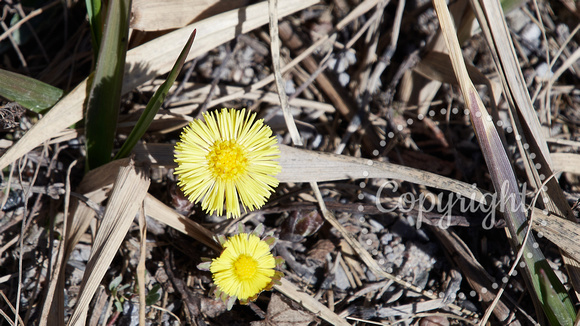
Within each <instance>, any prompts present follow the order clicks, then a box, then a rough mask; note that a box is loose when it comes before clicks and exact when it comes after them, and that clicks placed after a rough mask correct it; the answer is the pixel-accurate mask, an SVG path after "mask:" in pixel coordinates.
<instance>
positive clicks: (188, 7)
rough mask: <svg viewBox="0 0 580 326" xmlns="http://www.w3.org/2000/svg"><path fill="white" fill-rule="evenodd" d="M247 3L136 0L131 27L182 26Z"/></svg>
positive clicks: (243, 0) (143, 28)
mask: <svg viewBox="0 0 580 326" xmlns="http://www.w3.org/2000/svg"><path fill="white" fill-rule="evenodd" d="M247 4H248V0H229V1H220V0H195V1H191V0H160V1H151V0H134V1H133V10H132V12H133V18H132V19H131V28H134V29H137V30H140V31H160V30H166V29H175V28H181V27H183V26H185V25H189V24H191V23H192V22H195V21H199V20H200V19H203V18H207V17H210V16H213V15H217V14H219V13H222V12H224V11H227V10H231V9H234V8H239V7H242V6H245V5H247ZM168 17H170V19H168Z"/></svg>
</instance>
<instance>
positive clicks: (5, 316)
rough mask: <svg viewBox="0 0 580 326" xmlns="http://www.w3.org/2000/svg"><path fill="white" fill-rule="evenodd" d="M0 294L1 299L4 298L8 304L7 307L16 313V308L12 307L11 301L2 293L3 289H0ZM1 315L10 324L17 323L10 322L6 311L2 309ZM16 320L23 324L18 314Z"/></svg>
mask: <svg viewBox="0 0 580 326" xmlns="http://www.w3.org/2000/svg"><path fill="white" fill-rule="evenodd" d="M0 295H1V296H2V299H4V302H6V305H8V307H10V310H11V311H12V313H16V309H14V306H13V305H12V303H11V302H10V300H8V298H7V297H6V295H5V294H4V291H0ZM0 312H1V313H2V316H3V317H4V318H5V319H6V321H7V322H8V323H9V324H10V325H18V324H15V323H14V322H12V321H11V320H10V318H9V317H8V316H7V315H6V313H4V311H1V310H0ZM18 320H19V322H20V324H22V325H25V324H24V321H22V319H21V318H20V316H18Z"/></svg>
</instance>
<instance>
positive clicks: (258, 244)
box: [210, 233, 276, 301]
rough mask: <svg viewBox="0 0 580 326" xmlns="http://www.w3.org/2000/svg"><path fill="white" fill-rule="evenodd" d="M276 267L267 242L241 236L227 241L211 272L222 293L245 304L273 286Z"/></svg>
mask: <svg viewBox="0 0 580 326" xmlns="http://www.w3.org/2000/svg"><path fill="white" fill-rule="evenodd" d="M275 267H276V260H275V258H274V256H272V253H271V252H270V247H269V246H268V244H267V243H266V242H265V241H262V240H260V238H259V237H258V236H256V235H254V234H249V235H248V234H247V233H240V234H237V235H235V236H233V237H231V238H229V240H228V241H226V243H225V244H224V251H223V252H222V254H221V255H220V256H219V257H218V258H215V259H213V261H212V263H211V265H210V271H211V273H212V274H213V280H214V283H215V284H216V286H217V288H218V289H219V290H220V291H222V292H224V293H226V294H227V295H229V296H231V297H237V298H238V299H240V300H242V301H243V300H247V299H248V298H251V297H253V296H255V295H257V294H258V293H260V292H261V291H263V290H264V289H266V287H267V286H268V285H270V284H271V283H272V277H274V275H275V273H276V272H275V270H274V268H275Z"/></svg>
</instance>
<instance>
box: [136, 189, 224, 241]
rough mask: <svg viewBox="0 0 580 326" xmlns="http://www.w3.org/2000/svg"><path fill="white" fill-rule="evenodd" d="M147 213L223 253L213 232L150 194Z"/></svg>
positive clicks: (146, 204)
mask: <svg viewBox="0 0 580 326" xmlns="http://www.w3.org/2000/svg"><path fill="white" fill-rule="evenodd" d="M145 212H146V214H147V216H149V217H151V218H153V219H156V220H157V221H159V222H161V223H163V224H166V225H169V226H170V227H172V228H173V229H175V230H176V231H179V232H181V233H183V234H187V235H188V236H190V237H192V238H194V239H196V240H197V241H199V242H201V243H203V244H204V245H206V246H208V247H210V248H212V249H213V250H215V251H216V252H221V251H222V247H221V246H220V245H219V243H217V242H216V241H215V240H214V233H213V232H211V231H210V230H208V229H206V228H204V227H203V226H201V225H199V224H197V223H196V222H194V221H192V220H190V219H188V218H186V217H185V216H183V215H181V214H179V213H177V212H176V211H175V210H174V209H173V208H171V207H169V206H167V205H165V204H164V203H162V202H160V201H159V200H158V199H157V198H155V197H153V196H151V195H149V194H148V195H147V197H145Z"/></svg>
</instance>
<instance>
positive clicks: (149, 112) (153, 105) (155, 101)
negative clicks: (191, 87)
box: [115, 30, 196, 159]
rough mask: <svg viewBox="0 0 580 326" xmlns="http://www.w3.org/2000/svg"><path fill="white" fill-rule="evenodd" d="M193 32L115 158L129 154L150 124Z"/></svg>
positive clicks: (175, 73)
mask: <svg viewBox="0 0 580 326" xmlns="http://www.w3.org/2000/svg"><path fill="white" fill-rule="evenodd" d="M195 33H196V30H193V32H192V33H191V36H190V37H189V40H187V43H186V44H185V46H184V47H183V50H182V51H181V54H180V55H179V57H178V58H177V61H176V62H175V65H174V66H173V69H171V72H170V73H169V76H167V80H165V82H163V84H161V86H159V88H158V89H157V91H156V92H155V94H153V97H151V100H149V103H147V107H146V108H145V111H143V114H142V115H141V117H139V121H137V124H136V125H135V127H134V128H133V130H131V133H130V134H129V136H128V137H127V140H125V142H124V143H123V146H122V147H121V149H120V150H119V152H118V153H117V154H116V155H115V159H119V158H123V157H126V156H127V155H129V153H131V151H132V150H133V147H135V144H137V142H138V141H139V139H141V137H143V135H144V134H145V132H146V131H147V129H148V128H149V126H150V125H151V122H153V119H154V118H155V115H156V114H157V112H158V111H159V108H160V107H161V105H162V104H163V101H165V98H166V97H167V93H168V92H169V89H170V88H171V86H172V85H173V83H174V82H175V79H176V78H177V75H178V74H179V72H180V71H181V68H182V67H183V64H184V63H185V59H186V58H187V54H188V53H189V50H190V49H191V45H192V44H193V39H194V38H195Z"/></svg>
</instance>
